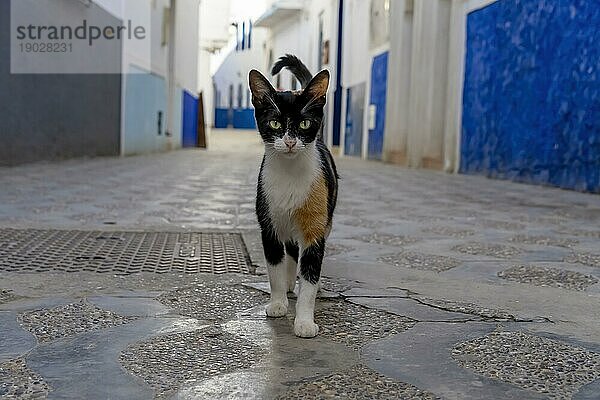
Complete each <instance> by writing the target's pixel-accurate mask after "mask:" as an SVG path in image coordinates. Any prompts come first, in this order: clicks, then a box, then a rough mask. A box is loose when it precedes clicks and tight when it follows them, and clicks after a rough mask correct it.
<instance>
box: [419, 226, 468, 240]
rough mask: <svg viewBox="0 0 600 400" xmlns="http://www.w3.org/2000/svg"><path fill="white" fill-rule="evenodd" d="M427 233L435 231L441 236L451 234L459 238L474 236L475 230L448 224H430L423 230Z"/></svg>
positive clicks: (434, 232)
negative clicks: (453, 226)
mask: <svg viewBox="0 0 600 400" xmlns="http://www.w3.org/2000/svg"><path fill="white" fill-rule="evenodd" d="M422 231H423V232H425V233H433V234H436V235H441V236H450V237H455V238H459V239H464V238H466V237H469V236H473V235H474V234H475V231H474V230H472V229H457V228H450V227H448V226H430V227H428V228H424V229H423V230H422Z"/></svg>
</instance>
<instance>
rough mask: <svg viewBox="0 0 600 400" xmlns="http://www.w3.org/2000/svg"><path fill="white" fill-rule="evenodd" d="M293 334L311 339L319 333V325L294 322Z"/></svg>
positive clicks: (306, 321)
mask: <svg viewBox="0 0 600 400" xmlns="http://www.w3.org/2000/svg"><path fill="white" fill-rule="evenodd" d="M294 333H295V334H296V336H298V337H301V338H312V337H315V336H317V334H318V333H319V325H317V324H315V323H314V322H313V321H309V320H300V321H299V320H296V321H294Z"/></svg>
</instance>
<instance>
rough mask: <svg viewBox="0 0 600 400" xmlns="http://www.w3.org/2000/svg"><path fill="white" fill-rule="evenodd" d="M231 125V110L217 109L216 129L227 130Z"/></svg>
mask: <svg viewBox="0 0 600 400" xmlns="http://www.w3.org/2000/svg"><path fill="white" fill-rule="evenodd" d="M229 125H230V123H229V109H228V108H215V128H227V127H228V126H229Z"/></svg>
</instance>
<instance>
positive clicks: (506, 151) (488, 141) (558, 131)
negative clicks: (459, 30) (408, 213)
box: [461, 0, 600, 192]
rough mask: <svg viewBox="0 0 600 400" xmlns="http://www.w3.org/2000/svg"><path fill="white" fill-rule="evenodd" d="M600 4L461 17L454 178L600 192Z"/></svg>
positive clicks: (508, 0) (510, 0) (534, 5)
mask: <svg viewBox="0 0 600 400" xmlns="http://www.w3.org/2000/svg"><path fill="white" fill-rule="evenodd" d="M599 27H600V2H598V1H589V0H561V1H558V0H548V1H544V0H500V1H498V2H496V3H493V4H491V5H489V6H487V7H485V8H483V9H481V10H478V11H475V12H473V13H471V14H469V16H468V20H467V53H466V65H465V85H464V97H463V124H462V143H461V172H463V173H469V174H482V175H487V176H490V177H495V178H505V179H513V180H517V181H522V182H529V183H537V184H550V185H555V186H560V187H563V188H569V189H576V190H584V191H591V192H600V76H599V74H600V28H599Z"/></svg>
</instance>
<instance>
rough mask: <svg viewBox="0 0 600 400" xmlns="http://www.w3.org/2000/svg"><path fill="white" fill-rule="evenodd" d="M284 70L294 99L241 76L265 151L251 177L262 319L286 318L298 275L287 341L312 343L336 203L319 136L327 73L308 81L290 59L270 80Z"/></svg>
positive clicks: (333, 175)
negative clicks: (263, 271)
mask: <svg viewBox="0 0 600 400" xmlns="http://www.w3.org/2000/svg"><path fill="white" fill-rule="evenodd" d="M282 68H287V69H288V70H290V71H291V72H292V73H293V74H294V75H295V76H296V78H298V80H299V81H300V84H301V85H302V88H303V89H302V90H299V91H276V90H275V89H274V88H273V86H271V84H270V83H269V81H268V80H267V79H266V78H265V77H264V76H263V75H262V74H261V73H260V72H258V71H257V70H254V69H253V70H252V71H250V73H249V77H248V80H249V83H250V91H251V92H252V104H253V105H254V110H255V111H254V114H255V118H256V124H257V127H258V131H259V133H260V135H261V137H262V140H263V142H264V145H265V154H264V156H263V160H262V164H261V167H260V174H259V177H258V187H257V195H256V215H257V217H258V222H259V224H260V228H261V234H262V242H263V249H264V253H265V258H266V260H267V269H268V274H269V283H270V285H271V300H270V303H269V305H268V306H267V308H266V313H267V316H269V317H282V316H284V315H285V314H286V312H287V307H288V298H287V292H293V291H294V287H295V285H296V274H297V273H298V265H299V266H300V268H299V269H300V271H299V272H300V273H299V284H300V288H299V292H298V298H297V302H296V319H295V321H294V333H295V334H296V336H299V337H305V338H309V337H314V336H316V335H317V333H318V332H319V327H318V326H317V324H315V322H314V307H315V297H316V295H317V290H318V283H319V278H320V276H321V264H322V261H323V254H324V251H325V240H326V239H327V236H328V235H329V232H330V231H331V221H332V217H333V211H334V209H335V204H336V201H337V191H338V182H337V181H338V175H337V171H336V167H335V163H334V161H333V157H332V156H331V153H330V152H329V150H328V149H327V146H326V145H325V143H323V140H322V138H321V136H320V130H321V125H322V123H323V107H324V106H325V101H326V100H325V97H326V93H327V87H328V86H329V71H327V70H323V71H321V72H319V73H318V74H317V75H315V77H314V78H313V77H312V75H311V73H310V72H309V71H308V69H307V68H306V66H305V65H304V64H303V63H302V62H301V61H300V60H299V59H298V58H296V57H295V56H292V55H289V54H288V55H286V56H284V57H281V58H280V59H279V60H278V61H277V62H276V63H275V65H274V66H273V69H272V71H271V73H272V74H273V75H275V74H277V73H279V72H280V71H281V69H282Z"/></svg>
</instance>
